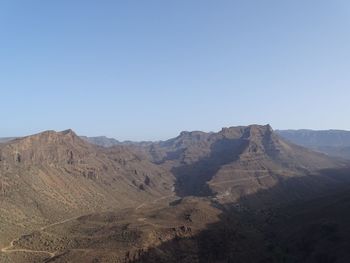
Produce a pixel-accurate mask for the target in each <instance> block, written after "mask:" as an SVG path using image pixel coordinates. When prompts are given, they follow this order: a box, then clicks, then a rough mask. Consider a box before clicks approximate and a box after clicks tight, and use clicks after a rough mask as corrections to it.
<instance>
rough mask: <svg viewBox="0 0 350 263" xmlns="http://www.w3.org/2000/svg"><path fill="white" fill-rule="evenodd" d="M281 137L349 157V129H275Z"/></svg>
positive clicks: (337, 155)
mask: <svg viewBox="0 0 350 263" xmlns="http://www.w3.org/2000/svg"><path fill="white" fill-rule="evenodd" d="M276 132H277V133H278V134H279V135H280V136H282V137H283V138H285V139H287V140H289V141H291V142H293V143H296V144H299V145H303V146H305V147H308V148H311V149H314V150H316V151H320V152H323V153H326V154H328V155H331V156H336V157H342V158H346V159H350V131H343V130H321V131H314V130H277V131H276Z"/></svg>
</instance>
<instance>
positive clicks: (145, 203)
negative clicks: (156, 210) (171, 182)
mask: <svg viewBox="0 0 350 263" xmlns="http://www.w3.org/2000/svg"><path fill="white" fill-rule="evenodd" d="M173 196H174V195H172V194H171V195H166V196H163V197H160V198H158V199H155V200H153V201H151V202H144V203H142V204H140V205H139V206H137V207H136V208H135V210H139V209H140V208H142V207H144V206H146V205H149V204H156V203H158V202H159V201H161V200H164V199H167V198H169V197H173Z"/></svg>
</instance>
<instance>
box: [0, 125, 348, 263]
mask: <svg viewBox="0 0 350 263" xmlns="http://www.w3.org/2000/svg"><path fill="white" fill-rule="evenodd" d="M102 141H105V140H102ZM100 142H101V140H99V141H98V140H94V143H95V144H90V143H89V142H88V141H87V139H86V138H80V137H78V136H77V135H76V134H75V133H74V132H73V131H71V130H67V131H63V132H54V131H47V132H43V133H40V134H36V135H32V136H28V137H24V138H18V139H15V140H10V141H7V142H4V143H2V144H0V165H1V170H0V180H1V194H0V202H1V206H0V209H1V213H0V226H1V228H0V231H1V232H0V247H1V253H0V262H18V263H21V262H245V263H246V262H261V263H262V262H329V263H331V262H346V261H345V259H346V258H348V256H350V255H349V253H348V251H347V249H346V247H347V244H348V242H349V240H350V239H349V225H348V224H347V222H348V220H347V219H348V218H349V214H348V213H347V210H348V209H347V208H348V205H349V202H348V193H349V191H350V176H349V171H350V169H349V167H350V166H349V162H348V161H345V160H343V159H337V158H333V157H329V156H328V155H326V154H323V153H319V152H314V151H312V150H310V149H307V148H304V147H302V146H298V145H296V144H293V143H290V142H288V141H286V140H285V139H282V137H280V136H279V135H278V134H277V133H276V132H274V131H273V129H272V128H271V127H270V126H269V125H265V126H259V125H251V126H242V127H231V128H223V129H222V130H221V131H219V132H215V133H214V132H211V133H205V132H200V131H194V132H182V133H181V134H180V135H179V136H178V137H176V138H173V139H170V140H167V141H162V142H154V143H150V142H147V143H130V142H127V143H121V144H119V143H117V144H116V145H113V144H108V143H106V142H103V143H102V142H101V143H100ZM96 143H97V144H102V145H104V146H109V147H102V146H100V145H96ZM295 222H297V223H295Z"/></svg>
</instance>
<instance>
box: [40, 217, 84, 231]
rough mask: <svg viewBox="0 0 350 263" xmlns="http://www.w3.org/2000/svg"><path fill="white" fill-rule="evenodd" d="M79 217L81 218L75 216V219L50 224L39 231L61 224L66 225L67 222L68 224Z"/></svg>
mask: <svg viewBox="0 0 350 263" xmlns="http://www.w3.org/2000/svg"><path fill="white" fill-rule="evenodd" d="M79 217H81V216H75V217H71V218H67V219H64V220H61V221H58V222H56V223H52V224H50V225H47V226H44V227H41V228H40V230H41V231H44V230H46V229H48V228H49V227H53V226H57V225H61V224H64V223H67V222H69V221H73V220H75V219H77V218H79Z"/></svg>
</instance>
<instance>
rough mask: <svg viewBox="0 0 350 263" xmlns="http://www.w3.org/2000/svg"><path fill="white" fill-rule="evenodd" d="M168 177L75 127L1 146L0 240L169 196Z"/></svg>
mask: <svg viewBox="0 0 350 263" xmlns="http://www.w3.org/2000/svg"><path fill="white" fill-rule="evenodd" d="M172 185H173V179H172V176H171V175H170V174H169V173H168V172H167V171H166V170H164V169H162V168H161V167H157V166H156V165H154V164H152V163H150V162H149V161H147V160H142V159H140V158H139V157H138V156H136V155H135V154H134V153H133V152H132V151H130V150H129V149H127V148H125V147H122V146H116V147H114V148H109V149H104V148H100V147H97V146H95V145H92V144H89V143H87V142H86V141H84V140H82V139H81V138H79V137H78V136H77V135H76V134H75V133H74V132H73V131H71V130H67V131H63V132H54V131H47V132H43V133H40V134H37V135H33V136H28V137H24V138H20V139H16V140H13V141H10V142H8V143H5V144H2V145H1V146H0V202H1V207H0V210H1V211H0V224H1V226H4V227H1V230H0V231H1V233H0V237H1V238H0V239H1V240H0V243H2V242H4V241H6V242H7V241H8V238H9V237H11V236H13V233H17V232H18V233H20V232H21V231H22V230H23V229H24V228H27V230H28V229H31V228H35V227H37V226H40V225H43V224H44V223H46V222H48V221H57V220H59V219H66V218H70V217H74V216H77V215H81V214H84V213H88V212H94V211H104V210H107V209H115V208H122V207H130V206H137V205H138V204H140V203H143V202H145V201H147V200H153V199H156V198H159V197H161V196H163V195H171V194H172Z"/></svg>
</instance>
